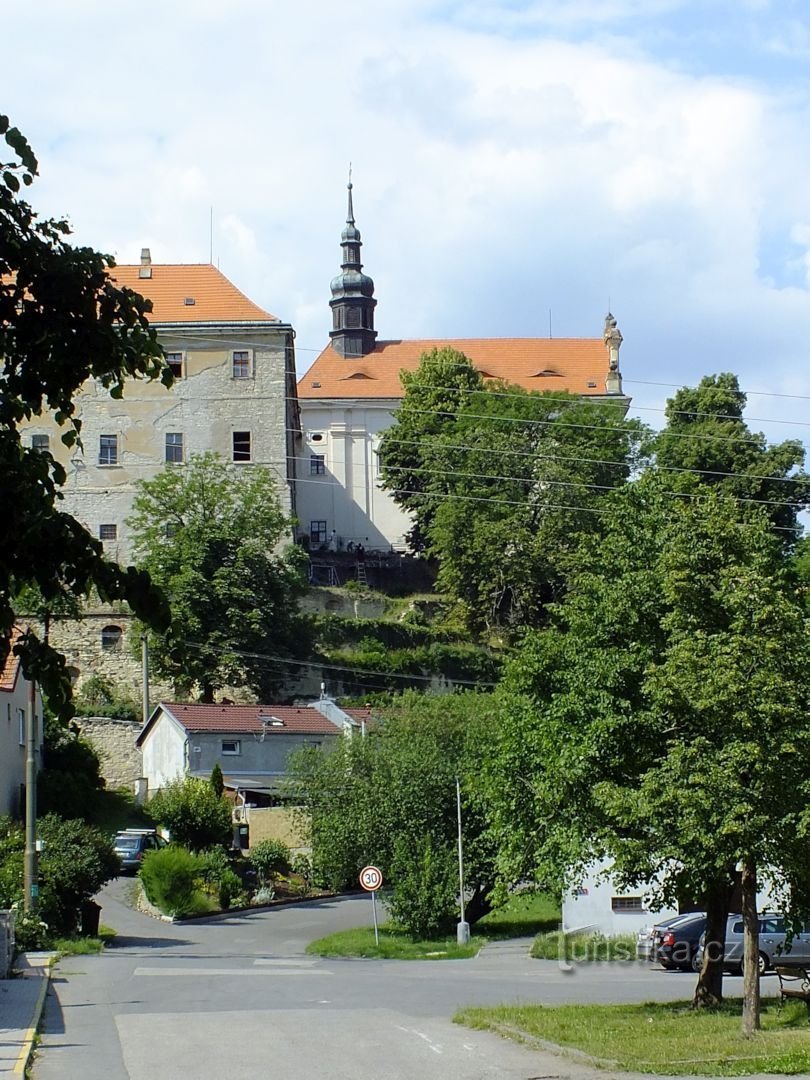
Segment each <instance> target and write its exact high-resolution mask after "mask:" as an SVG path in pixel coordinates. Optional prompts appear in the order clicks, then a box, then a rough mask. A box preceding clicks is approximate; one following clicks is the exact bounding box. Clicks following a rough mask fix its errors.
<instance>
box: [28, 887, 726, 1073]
mask: <svg viewBox="0 0 810 1080" xmlns="http://www.w3.org/2000/svg"><path fill="white" fill-rule="evenodd" d="M126 884H127V883H126V882H115V883H113V884H112V885H111V886H109V887H108V888H107V890H105V893H104V894H103V895H102V898H101V902H102V904H103V908H104V910H103V914H102V920H103V921H104V922H105V923H106V924H107V925H110V926H113V927H114V928H115V929H116V930H117V931H118V934H119V936H118V937H117V938H116V939H115V943H114V945H113V946H112V947H110V948H108V949H107V950H106V951H105V953H104V955H102V956H99V957H75V958H69V959H65V960H63V961H62V963H61V964H60V965H59V967H58V968H57V969H56V971H55V973H54V978H53V981H52V986H51V989H50V991H49V994H48V999H47V1003H46V1010H45V1018H44V1027H43V1036H42V1045H41V1047H40V1050H39V1052H38V1054H37V1058H36V1061H35V1064H34V1067H33V1072H32V1075H33V1077H34V1080H74V1078H75V1080H175V1078H177V1080H181V1078H182V1080H209V1078H210V1080H221V1078H222V1077H230V1076H237V1075H238V1076H240V1077H247V1078H253V1077H261V1078H267V1080H275V1078H279V1080H281V1078H284V1080H290V1078H295V1080H321V1078H323V1080H343V1078H346V1080H414V1078H419V1080H422V1078H424V1080H434V1078H435V1080H534V1078H537V1077H541V1076H542V1077H572V1078H573V1077H579V1078H584V1077H586V1076H591V1075H594V1074H593V1073H591V1071H590V1070H588V1069H586V1068H585V1067H583V1066H579V1065H576V1064H574V1063H571V1062H569V1061H567V1060H564V1059H560V1058H555V1057H551V1056H550V1055H548V1054H545V1053H538V1052H537V1051H533V1050H528V1049H526V1048H523V1047H521V1046H518V1045H516V1044H513V1043H511V1042H508V1041H504V1040H502V1039H500V1038H498V1037H497V1036H494V1035H491V1034H489V1033H485V1032H475V1031H470V1030H468V1029H466V1028H462V1027H458V1026H456V1025H454V1024H452V1023H451V1018H452V1016H453V1014H454V1013H455V1011H456V1010H457V1009H458V1008H459V1007H460V1006H463V1005H473V1004H498V1003H506V1002H543V1003H547V1004H557V1003H562V1002H586V1001H587V1002H609V1001H649V1000H676V999H678V998H688V997H689V996H690V994H691V990H692V987H693V985H694V976H690V975H682V974H680V973H669V972H664V971H660V970H658V969H656V968H651V967H650V966H649V965H641V964H638V965H637V964H620V965H619V964H617V965H614V964H589V965H579V966H575V967H574V968H573V969H570V970H565V971H564V970H561V969H560V968H559V966H558V965H557V964H556V963H555V962H552V961H538V960H529V958H528V956H527V949H528V942H519V943H505V944H503V945H494V946H490V947H488V948H487V949H485V950H484V951H483V952H482V953H481V955H480V956H478V957H477V958H476V959H473V960H456V961H410V962H397V961H374V960H321V959H317V958H314V957H308V956H306V955H304V947H305V946H306V944H307V943H308V942H309V941H311V940H313V939H314V938H316V937H320V936H321V935H323V934H326V933H330V932H332V931H334V930H338V929H343V928H347V927H351V926H363V925H369V924H370V921H371V911H370V902H369V900H368V899H367V898H366V897H356V898H354V897H350V898H343V899H340V900H329V901H314V902H309V903H304V904H299V905H295V906H291V907H284V908H277V909H275V910H271V911H268V912H256V913H252V914H249V915H234V916H233V917H231V918H228V919H226V920H223V921H219V922H212V923H206V924H194V925H191V924H183V925H174V924H168V923H164V922H161V921H159V920H155V919H151V918H149V917H148V916H145V915H141V914H139V913H137V912H134V911H132V910H130V909H129V908H128V907H126V906H125V905H124V904H122V903H121V902H120V899H119V898H120V897H121V895H122V890H123V888H125V887H126ZM734 982H736V980H732V983H734ZM733 990H734V987H733V985H732V986H730V987H729V991H730V992H733ZM599 1075H600V1076H601V1077H603V1078H605V1077H607V1076H608V1075H609V1074H607V1073H605V1072H601V1073H600V1074H599Z"/></svg>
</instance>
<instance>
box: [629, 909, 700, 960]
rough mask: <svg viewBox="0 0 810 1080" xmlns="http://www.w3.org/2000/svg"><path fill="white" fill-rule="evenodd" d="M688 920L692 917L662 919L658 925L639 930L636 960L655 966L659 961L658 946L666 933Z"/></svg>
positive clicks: (676, 916) (672, 916)
mask: <svg viewBox="0 0 810 1080" xmlns="http://www.w3.org/2000/svg"><path fill="white" fill-rule="evenodd" d="M688 918H690V915H671V916H670V917H669V918H668V919H662V920H661V922H659V923H656V924H655V925H654V926H647V927H645V928H644V929H643V930H639V932H638V938H637V940H636V959H637V960H648V961H649V962H650V963H651V964H654V963H655V962H656V961H657V959H658V946H659V945H660V943H661V938H662V937H663V935H664V933H665V932H666V931H667V930H669V928H670V927H672V926H676V925H677V924H678V923H679V922H681V921H682V920H683V919H688Z"/></svg>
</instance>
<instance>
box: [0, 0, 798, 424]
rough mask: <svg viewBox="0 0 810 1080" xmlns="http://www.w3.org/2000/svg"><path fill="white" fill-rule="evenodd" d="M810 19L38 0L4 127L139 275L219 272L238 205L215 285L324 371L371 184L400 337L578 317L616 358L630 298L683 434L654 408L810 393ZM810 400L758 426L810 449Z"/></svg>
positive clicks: (673, 4) (643, 389)
mask: <svg viewBox="0 0 810 1080" xmlns="http://www.w3.org/2000/svg"><path fill="white" fill-rule="evenodd" d="M808 8H810V5H807V4H806V2H805V0H778V2H776V0H774V2H769V0H735V2H731V0H702V2H693V0H683V2H679V0H569V2H564V0H520V2H518V0H513V2H506V0H505V2H501V3H498V2H491V0H471V2H464V0H407V2H406V0H385V2H384V3H381V2H379V0H378V2H376V3H375V2H372V0H347V2H345V3H343V4H335V3H329V4H327V3H325V2H323V0H300V2H298V3H296V4H294V5H293V4H283V5H282V4H280V3H275V4H272V3H270V4H268V3H267V2H266V0H231V2H230V3H229V4H228V5H224V4H222V3H220V2H219V0H193V2H192V0H171V2H168V0H164V2H163V3H158V2H157V0H143V2H141V3H140V4H139V5H138V6H137V7H135V8H132V7H121V6H120V5H111V4H109V3H108V2H104V3H102V2H101V0H75V2H74V3H73V4H71V5H66V4H64V3H63V2H62V0H38V2H37V3H36V4H28V5H22V4H20V5H15V7H14V8H13V9H11V10H10V11H8V12H6V13H5V14H4V31H5V37H6V43H7V48H6V50H5V56H4V75H5V79H4V84H5V94H4V97H3V102H2V105H0V108H2V110H3V111H4V112H7V113H8V114H9V115H10V116H11V117H12V119H13V122H14V123H16V124H17V125H18V126H19V127H21V128H22V130H23V131H25V132H26V134H27V135H28V136H29V138H30V139H31V141H32V143H33V145H34V147H35V150H36V151H37V153H38V155H39V157H40V162H41V173H42V177H41V180H40V181H38V183H37V185H36V187H35V188H34V189H33V190H32V200H33V201H34V202H35V204H36V205H37V207H38V208H39V209H41V210H43V211H45V212H49V213H59V214H61V213H67V214H68V215H69V217H70V218H71V220H72V223H73V225H74V228H75V230H76V235H77V239H79V240H80V241H82V242H84V243H89V244H93V245H94V246H96V247H99V248H102V249H103V250H107V251H110V252H113V253H115V254H116V255H117V257H118V258H119V260H120V261H134V260H136V259H137V257H138V254H139V251H140V248H141V247H142V246H149V247H151V249H152V255H153V258H154V259H155V261H165V262H170V261H175V262H201V261H206V260H207V258H208V250H209V214H210V207H212V206H213V215H214V258H215V261H218V262H219V264H220V266H221V268H222V270H223V271H224V272H225V273H227V274H228V276H229V277H231V279H232V280H233V281H234V282H235V283H236V284H237V285H238V286H239V287H240V288H242V289H243V291H245V292H246V293H247V294H248V295H249V296H250V297H251V298H252V299H254V300H256V301H257V302H258V303H260V304H262V305H263V306H265V307H266V308H267V309H269V310H270V311H273V312H275V313H276V314H278V315H280V316H281V317H282V318H284V319H286V320H289V321H291V322H292V323H293V324H294V325H295V326H296V329H297V331H298V349H299V353H298V359H299V368H301V369H304V368H306V366H307V365H308V363H309V362H310V360H311V359H312V358H314V356H315V355H316V353H317V351H318V350H319V349H320V348H321V347H322V345H323V344H324V342H325V340H326V336H327V332H328V314H329V311H328V306H327V305H328V299H329V292H328V287H329V280H330V278H331V276H332V275H333V274H334V272H335V270H336V268H337V264H338V255H339V250H338V237H339V233H340V228H341V225H342V220H343V217H344V214H345V181H346V172H347V166H348V162H349V160H351V161H352V162H353V166H354V181H355V196H356V201H355V207H356V211H357V217H358V224H359V225H360V228H361V230H362V233H363V239H364V241H365V248H364V255H365V262H366V269H367V271H368V272H369V273H370V274H371V275H372V276H373V277H374V279H375V281H376V285H377V298H378V301H379V306H378V309H377V322H378V328H379V330H380V336H381V337H419V336H453V337H465V336H468V337H471V336H492V337H497V336H524V335H525V336H532V335H537V336H544V335H545V334H547V332H548V320H549V309H551V311H552V325H553V331H554V334H555V336H575V337H588V336H597V335H598V334H599V333H600V332H601V325H602V320H603V317H604V313H605V310H606V308H607V305H608V302H610V304H611V306H612V307H613V310H614V313H615V315H616V317H617V319H618V321H619V326H620V327H621V330H622V333H623V334H624V338H625V343H624V346H623V349H622V367H623V372H624V375H625V379H626V389H627V390H628V391H629V392H630V393H631V394H632V395H633V397H634V400H635V402H636V404H637V405H638V406H639V407H643V408H644V409H645V411H644V412H642V413H641V414H640V415H642V416H644V418H645V419H648V420H650V421H651V422H655V421H657V420H660V413H656V412H655V411H653V410H656V409H660V408H661V407H662V406H663V402H664V399H665V397H666V395H667V393H668V392H669V391H668V388H667V387H666V386H665V385H651V384H680V383H684V382H693V381H695V380H696V379H698V378H699V377H700V376H701V375H702V374H704V373H706V372H711V371H717V370H732V371H736V372H737V373H738V374H739V376H740V379H741V382H742V384H743V385H744V386H745V387H747V388H749V389H752V390H758V391H770V392H774V393H776V394H780V395H804V396H806V397H808V398H810V374H809V371H810V365H808V360H807V354H808V336H809V335H810V184H808V182H807V178H808V175H810V144H809V142H808V137H807V132H808V119H809V118H810V116H809V114H810V11H808ZM8 43H11V44H12V46H14V47H11V48H9V45H8ZM807 405H808V401H805V400H802V398H801V397H794V398H792V397H789V396H780V397H769V396H762V397H760V396H754V397H752V398H751V407H750V412H751V415H752V416H756V417H762V418H773V420H774V421H782V422H781V423H776V422H775V423H773V424H770V425H760V426H762V427H763V430H765V431H766V432H767V433H768V435H769V436H770V437H771V438H780V437H786V436H791V437H794V436H796V435H800V436H801V437H805V436H806V435H807V434H808V433H810V424H808V425H807V426H804V425H805V422H806V420H807V418H808V415H809V414H808V409H807ZM646 410H651V411H646ZM787 421H789V423H787Z"/></svg>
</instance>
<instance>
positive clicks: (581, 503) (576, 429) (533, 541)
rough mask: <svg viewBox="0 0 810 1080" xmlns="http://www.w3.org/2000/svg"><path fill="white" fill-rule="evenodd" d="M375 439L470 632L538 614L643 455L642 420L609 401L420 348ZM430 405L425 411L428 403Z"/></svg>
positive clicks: (524, 622)
mask: <svg viewBox="0 0 810 1080" xmlns="http://www.w3.org/2000/svg"><path fill="white" fill-rule="evenodd" d="M403 385H404V386H405V396H404V398H403V401H402V405H401V406H400V409H399V411H398V413H397V418H396V421H395V423H394V424H393V425H392V426H391V427H390V428H389V429H388V431H387V432H386V433H385V435H384V436H383V440H382V444H381V448H380V461H381V475H382V477H383V483H384V485H385V487H387V489H388V490H389V491H391V492H392V493H393V496H394V498H395V500H396V501H397V502H398V503H399V505H400V506H402V507H403V508H405V509H408V510H410V511H411V512H412V513H413V514H414V515H415V520H416V526H415V529H414V534H413V543H414V546H416V547H418V548H419V549H421V550H424V551H426V552H427V553H428V554H429V555H431V556H433V557H434V558H436V559H437V560H438V563H439V573H438V578H437V588H438V589H439V590H440V591H442V592H444V593H446V594H448V595H450V596H452V597H453V598H455V600H456V601H457V602H458V603H459V605H460V608H461V610H462V611H463V614H464V619H465V622H466V624H467V626H468V628H469V629H471V630H473V631H474V632H476V633H479V634H480V633H485V632H488V631H491V630H492V629H493V628H499V629H505V630H517V629H519V628H521V627H524V626H539V625H543V623H544V622H545V621H546V618H547V615H546V609H547V607H548V605H549V604H550V603H551V602H553V601H555V600H556V599H558V598H559V597H560V596H561V595H562V591H563V589H564V586H565V581H566V576H567V567H568V563H569V561H570V559H571V558H572V556H573V554H574V553H575V552H576V550H577V547H578V544H579V539H580V537H581V535H583V534H585V535H586V534H588V533H589V532H591V531H592V529H593V527H594V520H595V517H596V514H595V513H594V511H597V512H598V511H599V508H600V505H601V503H602V502H603V500H604V499H605V498H606V496H607V493H609V491H610V490H611V489H613V488H615V487H616V486H619V485H621V484H623V483H624V482H625V481H626V480H627V478H628V477H629V476H630V474H631V472H632V470H633V468H634V467H637V466H638V464H639V462H640V461H641V458H642V450H643V443H644V441H645V429H644V428H643V427H642V426H641V425H639V424H638V423H637V422H636V421H628V420H625V418H624V409H623V406H622V405H621V403H616V404H615V405H613V406H612V407H605V406H604V405H597V404H594V403H592V402H587V401H583V400H582V399H581V398H579V397H576V396H572V395H569V394H564V393H549V394H545V393H544V394H538V393H529V392H527V391H524V390H522V389H521V388H520V387H516V386H511V385H508V384H505V383H495V382H492V381H488V382H487V383H486V384H485V385H484V384H483V380H482V378H481V376H480V374H479V373H478V372H477V371H475V370H474V369H473V368H472V365H471V364H470V363H469V361H468V360H467V359H466V357H464V356H462V355H460V354H454V355H453V356H437V355H433V354H427V355H425V356H423V358H422V362H421V364H420V368H419V369H418V370H417V371H416V372H414V373H413V374H411V375H405V374H403ZM433 410H436V411H433Z"/></svg>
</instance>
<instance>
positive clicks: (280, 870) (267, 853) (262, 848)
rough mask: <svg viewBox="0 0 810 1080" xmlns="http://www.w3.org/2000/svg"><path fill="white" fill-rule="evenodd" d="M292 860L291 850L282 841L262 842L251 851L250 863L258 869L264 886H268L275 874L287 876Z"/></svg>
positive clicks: (260, 880)
mask: <svg viewBox="0 0 810 1080" xmlns="http://www.w3.org/2000/svg"><path fill="white" fill-rule="evenodd" d="M290 859H291V854H290V849H289V848H288V847H287V845H286V844H282V842H281V841H280V840H260V841H259V843H258V844H255V845H254V846H253V847H251V849H250V861H251V862H252V863H253V865H254V866H255V867H256V872H257V873H258V875H259V882H260V884H262V885H268V884H269V883H270V882H271V881H272V880H273V877H274V875H275V874H286V873H287V871H288V870H289V869H290Z"/></svg>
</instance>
